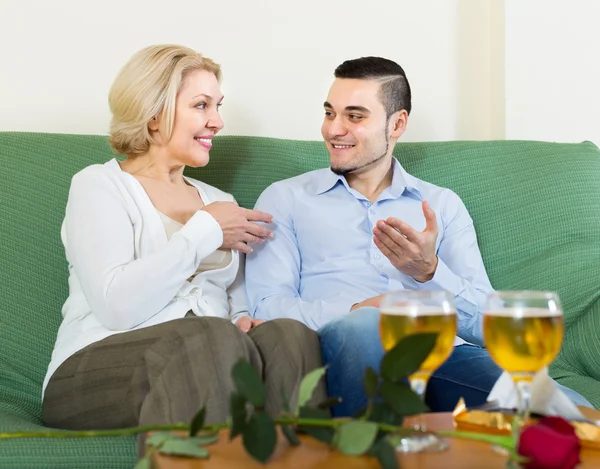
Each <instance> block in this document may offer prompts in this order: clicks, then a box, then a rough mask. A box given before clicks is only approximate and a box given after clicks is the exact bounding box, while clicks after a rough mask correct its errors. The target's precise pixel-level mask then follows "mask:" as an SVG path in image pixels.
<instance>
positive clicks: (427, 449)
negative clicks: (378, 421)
mask: <svg viewBox="0 0 600 469" xmlns="http://www.w3.org/2000/svg"><path fill="white" fill-rule="evenodd" d="M447 449H448V443H446V442H445V441H444V440H442V439H440V438H438V437H437V436H435V435H434V434H432V433H425V434H423V435H418V436H417V435H411V436H406V437H403V438H401V439H400V442H399V444H398V445H397V446H396V451H398V452H399V453H437V452H440V451H446V450H447Z"/></svg>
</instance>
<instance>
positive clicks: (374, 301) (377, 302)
mask: <svg viewBox="0 0 600 469" xmlns="http://www.w3.org/2000/svg"><path fill="white" fill-rule="evenodd" d="M382 299H383V295H379V296H374V297H373V298H367V299H366V300H364V301H361V302H360V303H356V304H354V305H352V308H350V311H354V310H355V309H357V308H362V307H363V306H375V308H379V307H380V306H381V300H382Z"/></svg>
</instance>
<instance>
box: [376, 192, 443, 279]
mask: <svg viewBox="0 0 600 469" xmlns="http://www.w3.org/2000/svg"><path fill="white" fill-rule="evenodd" d="M423 214H424V215H425V221H426V226H425V230H423V231H422V232H419V231H417V230H415V229H414V228H413V227H412V226H410V225H409V224H408V223H405V222H403V221H402V220H398V219H397V218H393V217H390V218H388V219H387V220H379V221H378V222H377V225H376V226H375V228H373V234H374V235H375V236H374V238H373V240H374V241H375V245H376V246H377V247H378V248H379V250H380V251H381V252H382V253H383V254H384V255H385V257H387V258H388V259H389V260H390V262H391V263H392V265H393V266H394V267H396V269H398V270H399V271H400V272H402V273H403V274H406V275H410V276H411V277H412V278H414V279H415V280H416V281H417V282H421V283H423V282H427V281H429V280H431V279H432V278H433V275H434V274H435V269H436V268H437V264H438V258H437V255H436V254H435V243H436V240H437V236H438V233H439V229H438V225H437V220H436V218H435V212H434V211H433V210H432V209H431V207H430V206H429V204H428V203H427V202H426V201H424V202H423Z"/></svg>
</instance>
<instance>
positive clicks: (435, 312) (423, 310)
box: [381, 305, 456, 316]
mask: <svg viewBox="0 0 600 469" xmlns="http://www.w3.org/2000/svg"><path fill="white" fill-rule="evenodd" d="M381 314H387V315H390V316H451V315H456V310H454V309H450V308H449V307H444V306H420V305H406V306H390V307H387V308H385V307H382V308H381Z"/></svg>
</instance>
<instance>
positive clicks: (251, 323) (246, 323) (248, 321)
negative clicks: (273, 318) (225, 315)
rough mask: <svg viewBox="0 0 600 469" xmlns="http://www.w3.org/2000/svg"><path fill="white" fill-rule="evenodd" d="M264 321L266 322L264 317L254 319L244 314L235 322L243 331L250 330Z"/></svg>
mask: <svg viewBox="0 0 600 469" xmlns="http://www.w3.org/2000/svg"><path fill="white" fill-rule="evenodd" d="M263 322H265V321H264V320H263V319H252V318H251V317H250V316H242V317H241V318H239V319H238V320H237V321H236V322H235V325H236V326H237V327H238V328H239V329H240V330H241V331H242V332H248V331H249V330H250V329H252V328H253V327H256V326H258V325H260V324H262V323H263Z"/></svg>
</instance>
